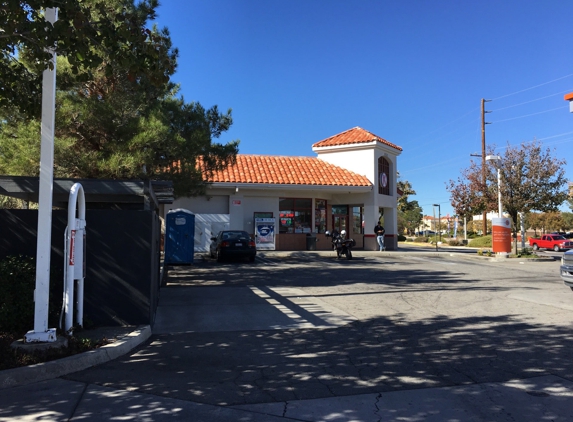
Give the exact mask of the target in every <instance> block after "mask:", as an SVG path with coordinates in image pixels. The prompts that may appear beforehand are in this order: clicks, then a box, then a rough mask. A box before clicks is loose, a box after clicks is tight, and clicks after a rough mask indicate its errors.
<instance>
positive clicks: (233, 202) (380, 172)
mask: <svg viewBox="0 0 573 422" xmlns="http://www.w3.org/2000/svg"><path fill="white" fill-rule="evenodd" d="M312 149H313V151H314V152H315V153H316V154H317V156H316V157H287V156H266V155H246V154H238V155H237V161H236V164H234V165H232V166H229V167H228V168H226V169H225V170H223V171H220V172H216V173H215V174H213V175H212V176H211V177H210V178H209V180H208V182H209V183H210V185H209V188H208V189H207V193H206V195H205V196H202V197H195V198H179V199H176V200H175V201H174V203H173V204H172V205H171V206H170V207H169V208H171V209H177V208H182V209H187V210H189V211H191V212H192V213H194V214H195V216H196V227H195V250H196V251H202V250H206V248H207V246H208V244H209V242H210V237H211V236H214V235H215V234H216V233H217V232H218V231H219V230H222V229H227V228H228V229H241V230H246V231H247V232H249V233H251V234H252V235H253V234H254V231H255V230H254V219H255V218H257V217H267V218H275V220H276V232H277V234H276V248H275V249H277V250H304V249H305V248H306V247H307V236H308V235H312V236H316V237H317V239H318V241H317V243H316V247H317V249H319V250H320V249H323V250H326V249H330V241H329V240H328V239H327V238H326V237H325V231H326V230H333V229H337V230H339V231H340V230H342V229H345V230H346V231H347V232H348V234H349V236H350V237H352V238H354V239H355V240H356V242H357V245H356V247H357V248H364V249H365V250H377V245H376V238H375V235H374V233H373V232H372V229H373V228H374V226H375V224H376V223H377V222H378V220H379V218H381V216H383V221H384V225H385V228H386V242H387V243H386V244H387V249H396V248H397V232H398V229H397V208H396V206H397V188H396V182H397V180H396V174H397V170H398V156H399V155H400V154H401V152H402V148H401V147H399V146H397V145H394V144H393V143H391V142H388V141H387V140H385V139H383V138H381V137H379V136H377V135H375V134H373V133H371V132H369V131H367V130H364V129H362V128H360V127H355V128H352V129H349V130H347V131H345V132H342V133H339V134H337V135H334V136H331V137H329V138H326V139H324V140H322V141H319V142H316V143H315V144H314V145H313V146H312ZM167 211H168V209H165V210H164V215H165V214H166V213H167Z"/></svg>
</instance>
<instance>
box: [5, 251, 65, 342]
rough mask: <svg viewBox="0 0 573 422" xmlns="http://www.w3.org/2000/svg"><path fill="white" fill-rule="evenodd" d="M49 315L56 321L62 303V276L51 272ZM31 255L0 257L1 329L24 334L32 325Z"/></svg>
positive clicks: (33, 270) (33, 275)
mask: <svg viewBox="0 0 573 422" xmlns="http://www.w3.org/2000/svg"><path fill="white" fill-rule="evenodd" d="M50 273H51V275H52V277H51V280H50V300H49V315H48V319H49V322H50V323H51V325H52V326H53V324H56V323H57V321H58V318H59V313H60V310H61V306H62V286H63V278H62V277H60V275H59V274H55V273H54V271H51V272H50ZM35 288H36V263H35V260H34V258H31V257H28V256H23V255H18V256H8V257H6V258H4V259H3V260H2V261H0V332H9V333H15V334H24V333H26V332H27V331H29V330H31V329H32V328H33V327H34V312H35V308H34V290H35Z"/></svg>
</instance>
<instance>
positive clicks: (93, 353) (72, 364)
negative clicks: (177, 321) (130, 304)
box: [0, 325, 151, 390]
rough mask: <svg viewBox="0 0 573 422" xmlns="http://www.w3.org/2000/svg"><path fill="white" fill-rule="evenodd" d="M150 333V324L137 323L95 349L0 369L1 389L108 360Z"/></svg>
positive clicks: (144, 339) (125, 350)
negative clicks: (120, 335)
mask: <svg viewBox="0 0 573 422" xmlns="http://www.w3.org/2000/svg"><path fill="white" fill-rule="evenodd" d="M150 336H151V326H149V325H144V326H141V327H138V328H137V329H135V330H134V331H132V332H131V333H129V334H127V335H125V336H123V337H122V338H119V339H118V340H117V341H114V342H113V343H111V344H106V345H105V346H102V347H100V348H98V349H95V350H90V351H88V352H85V353H78V354H77V355H73V356H68V357H66V358H62V359H58V360H53V361H50V362H44V363H38V364H36V365H30V366H23V367H21V368H13V369H6V370H4V371H0V390H2V389H5V388H11V387H17V386H21V385H26V384H31V383H34V382H38V381H45V380H48V379H53V378H58V377H61V376H63V375H67V374H70V373H72V372H77V371H82V370H84V369H87V368H89V367H91V366H94V365H99V364H101V363H105V362H109V361H110V360H113V359H116V358H118V357H120V356H122V355H124V354H126V353H128V352H129V351H131V350H133V349H134V348H136V347H137V346H139V345H140V344H141V343H143V342H144V341H146V340H147V339H148V338H149V337H150Z"/></svg>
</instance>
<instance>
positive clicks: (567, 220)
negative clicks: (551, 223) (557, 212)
mask: <svg viewBox="0 0 573 422" xmlns="http://www.w3.org/2000/svg"><path fill="white" fill-rule="evenodd" d="M561 218H562V219H563V229H564V230H565V231H571V230H573V213H572V212H562V213H561Z"/></svg>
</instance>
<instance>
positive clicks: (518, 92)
mask: <svg viewBox="0 0 573 422" xmlns="http://www.w3.org/2000/svg"><path fill="white" fill-rule="evenodd" d="M571 76H573V73H570V74H569V75H565V76H562V77H560V78H557V79H553V80H552V81H548V82H544V83H542V84H539V85H534V86H532V87H529V88H525V89H522V90H520V91H515V92H512V93H511V94H506V95H502V96H501V97H497V98H494V99H493V100H494V101H495V100H500V99H502V98H505V97H511V96H512V95H516V94H520V93H522V92H525V91H529V90H531V89H535V88H539V87H540V86H543V85H548V84H550V83H553V82H557V81H560V80H561V79H565V78H569V77H571Z"/></svg>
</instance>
